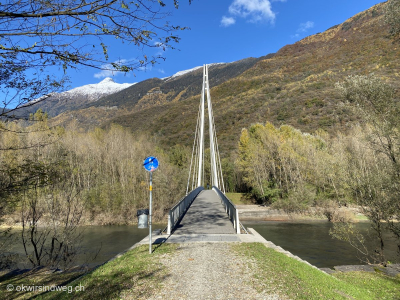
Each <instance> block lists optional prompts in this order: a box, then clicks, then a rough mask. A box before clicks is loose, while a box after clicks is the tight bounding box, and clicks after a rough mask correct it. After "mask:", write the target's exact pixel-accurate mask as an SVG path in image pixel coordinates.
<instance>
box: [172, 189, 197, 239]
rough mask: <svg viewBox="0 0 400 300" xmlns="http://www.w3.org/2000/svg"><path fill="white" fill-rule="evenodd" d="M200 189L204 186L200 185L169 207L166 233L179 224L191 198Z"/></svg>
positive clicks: (193, 197)
mask: <svg viewBox="0 0 400 300" xmlns="http://www.w3.org/2000/svg"><path fill="white" fill-rule="evenodd" d="M202 190H204V187H202V186H200V187H198V188H196V189H194V190H193V191H191V192H190V193H189V194H187V195H186V196H185V197H183V198H182V199H181V200H179V202H178V203H177V204H175V205H174V206H173V207H172V208H171V210H170V211H169V214H168V227H167V233H168V234H171V233H172V231H173V230H174V229H175V227H176V226H177V225H178V224H179V222H180V221H181V220H182V218H183V216H184V215H185V213H186V211H187V210H188V209H189V207H190V205H191V204H192V202H193V200H194V199H195V198H196V197H197V195H198V194H199V193H200V192H201V191H202Z"/></svg>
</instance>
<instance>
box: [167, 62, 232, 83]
mask: <svg viewBox="0 0 400 300" xmlns="http://www.w3.org/2000/svg"><path fill="white" fill-rule="evenodd" d="M223 64H226V63H212V64H208V66H209V67H211V66H215V65H223ZM200 68H203V66H199V67H194V68H192V69H188V70H183V71H179V72H177V73H175V74H174V75H172V76H169V77H164V78H161V80H170V79H173V78H176V77H179V76H182V75H185V74H188V73H191V72H193V71H196V70H198V69H200Z"/></svg>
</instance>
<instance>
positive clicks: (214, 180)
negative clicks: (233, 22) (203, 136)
mask: <svg viewBox="0 0 400 300" xmlns="http://www.w3.org/2000/svg"><path fill="white" fill-rule="evenodd" d="M204 77H205V81H206V83H205V89H206V90H207V105H208V124H209V132H210V156H211V172H210V173H211V182H210V183H211V184H212V185H213V186H215V187H217V188H219V185H218V175H217V161H216V157H215V143H214V142H215V141H214V120H213V111H212V104H211V94H210V84H209V81H208V66H207V65H206V66H205V75H204Z"/></svg>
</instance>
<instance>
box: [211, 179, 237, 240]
mask: <svg viewBox="0 0 400 300" xmlns="http://www.w3.org/2000/svg"><path fill="white" fill-rule="evenodd" d="M212 189H213V190H214V191H215V192H216V193H217V194H218V196H219V198H220V199H221V202H222V204H223V206H224V207H225V211H226V213H227V214H228V217H229V220H231V222H232V223H233V228H235V230H236V233H237V234H240V222H239V211H238V210H237V208H236V205H235V204H233V203H232V201H231V200H229V199H228V197H226V196H225V194H224V193H222V192H221V191H220V189H219V188H217V187H215V186H213V188H212Z"/></svg>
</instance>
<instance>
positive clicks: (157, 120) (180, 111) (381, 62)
mask: <svg viewBox="0 0 400 300" xmlns="http://www.w3.org/2000/svg"><path fill="white" fill-rule="evenodd" d="M385 5H386V3H381V4H378V5H375V6H374V7H372V8H370V9H369V10H367V11H364V12H362V13H359V14H357V15H356V16H354V17H352V18H350V19H349V20H347V21H346V22H344V23H342V24H340V25H336V26H333V27H332V28H329V29H328V30H326V31H325V32H323V33H319V34H316V35H312V36H309V37H307V38H305V39H303V40H301V41H299V42H297V43H295V44H292V45H287V46H285V47H283V48H282V49H280V50H279V51H278V53H276V54H275V55H271V56H268V57H264V58H261V59H259V60H257V59H252V61H250V63H249V64H247V65H246V66H242V65H241V63H243V62H237V65H236V66H235V64H233V63H231V64H226V65H216V66H213V67H211V68H210V84H211V87H212V89H211V96H212V100H213V110H214V118H215V123H216V129H217V135H218V140H219V143H220V150H221V152H222V155H224V156H226V155H229V153H230V152H231V151H232V150H235V149H236V148H237V141H238V138H239V136H240V133H241V129H242V128H244V127H248V126H249V125H251V124H252V123H256V122H261V123H265V122H266V121H270V122H272V123H274V124H275V125H280V124H290V125H293V126H295V127H297V128H299V129H301V130H302V131H306V132H314V131H315V130H317V129H318V128H322V129H324V130H327V131H328V132H332V133H333V132H336V131H337V130H341V131H343V130H346V128H348V126H350V125H351V124H352V122H354V121H357V116H354V115H352V114H351V113H350V112H349V111H346V109H344V108H343V107H342V106H340V105H338V103H339V102H340V98H339V95H338V94H337V93H336V91H335V89H334V84H335V83H336V82H337V81H340V80H343V79H344V78H345V77H346V76H348V75H352V74H369V73H372V72H373V73H375V74H376V75H378V76H379V77H381V78H383V79H384V80H386V81H388V82H389V83H391V84H393V85H394V86H396V87H399V80H398V79H399V77H400V45H399V44H398V43H396V42H395V41H393V40H392V39H391V37H390V36H389V34H388V32H389V29H388V27H387V26H386V25H385V23H384V22H383V11H384V10H383V8H384V7H385ZM245 62H246V61H245ZM229 70H230V71H229ZM201 84H202V72H201V69H197V70H194V71H192V72H190V73H186V74H184V75H182V76H179V77H177V78H176V79H173V80H165V79H164V80H161V79H149V80H147V81H144V82H141V83H138V84H136V85H134V86H132V87H129V88H128V89H125V90H123V91H121V92H118V93H115V94H113V95H110V96H107V97H104V98H103V99H101V100H99V101H97V102H95V103H92V104H90V106H88V107H86V108H85V109H80V110H76V111H73V112H68V113H64V114H62V115H60V116H59V117H57V118H56V119H55V120H54V121H55V122H57V123H58V124H65V123H68V122H70V120H71V118H73V119H77V120H78V121H79V122H80V123H81V124H83V125H82V126H86V127H91V126H99V125H101V126H109V125H110V124H112V123H115V124H119V125H122V126H125V127H129V128H131V129H132V131H134V132H141V133H146V134H148V135H149V136H155V137H156V139H157V141H159V142H160V143H161V144H163V145H166V146H168V145H174V144H177V143H180V144H184V145H187V146H191V145H192V142H193V138H194V131H195V127H196V119H197V112H198V105H199V99H200V90H201Z"/></svg>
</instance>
